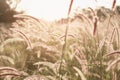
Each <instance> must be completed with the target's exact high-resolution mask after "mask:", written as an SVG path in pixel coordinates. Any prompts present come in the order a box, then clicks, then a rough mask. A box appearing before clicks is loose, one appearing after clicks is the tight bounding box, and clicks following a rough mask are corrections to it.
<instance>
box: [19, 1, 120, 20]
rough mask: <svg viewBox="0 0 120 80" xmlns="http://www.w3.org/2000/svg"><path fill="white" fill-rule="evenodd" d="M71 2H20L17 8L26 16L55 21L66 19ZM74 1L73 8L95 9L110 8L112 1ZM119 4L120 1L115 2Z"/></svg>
mask: <svg viewBox="0 0 120 80" xmlns="http://www.w3.org/2000/svg"><path fill="white" fill-rule="evenodd" d="M70 1H71V0H22V1H21V3H20V4H19V6H18V10H25V11H26V13H27V14H29V15H32V16H34V17H37V18H42V19H45V20H51V21H53V20H56V19H60V18H63V17H67V11H68V8H69V3H70ZM97 1H98V2H96V1H95V0H74V3H73V8H72V9H75V8H76V7H80V8H86V7H92V8H96V7H99V6H105V7H107V8H111V5H112V2H113V0H97ZM117 4H120V0H117Z"/></svg>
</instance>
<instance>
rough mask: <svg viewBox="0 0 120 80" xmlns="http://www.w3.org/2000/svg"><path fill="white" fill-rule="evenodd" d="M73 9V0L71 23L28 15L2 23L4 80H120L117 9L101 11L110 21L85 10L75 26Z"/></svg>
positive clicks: (1, 68)
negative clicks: (89, 13)
mask: <svg viewBox="0 0 120 80" xmlns="http://www.w3.org/2000/svg"><path fill="white" fill-rule="evenodd" d="M113 3H114V4H113V7H114V8H115V2H113ZM72 4H73V0H71V2H70V6H69V9H68V18H67V20H68V23H67V24H66V23H62V24H58V23H57V22H53V23H52V22H51V23H50V22H46V21H43V20H38V19H36V18H33V17H31V16H28V15H15V16H14V17H16V18H17V20H16V22H13V23H0V24H1V25H0V80H33V79H34V80H119V78H120V74H119V73H120V69H119V67H120V64H119V62H120V50H119V49H120V44H119V37H120V34H119V30H120V28H119V26H120V24H119V22H120V20H119V16H120V15H118V13H117V12H116V11H115V10H116V8H115V9H114V10H112V9H111V10H108V9H106V8H100V10H101V13H103V15H105V16H107V17H103V18H104V20H103V21H101V20H100V19H101V16H99V15H98V14H97V10H93V9H92V8H88V9H86V10H90V12H91V13H92V14H93V15H92V19H94V20H92V19H91V18H89V17H88V16H89V15H88V16H87V15H86V14H84V11H83V12H78V14H76V15H75V16H78V17H74V18H73V20H72V21H70V20H71V18H70V12H71V8H72ZM107 11H111V12H113V14H110V13H109V12H107ZM101 15H102V14H101ZM80 19H82V20H80ZM98 22H99V23H98ZM91 29H92V31H91Z"/></svg>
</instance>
